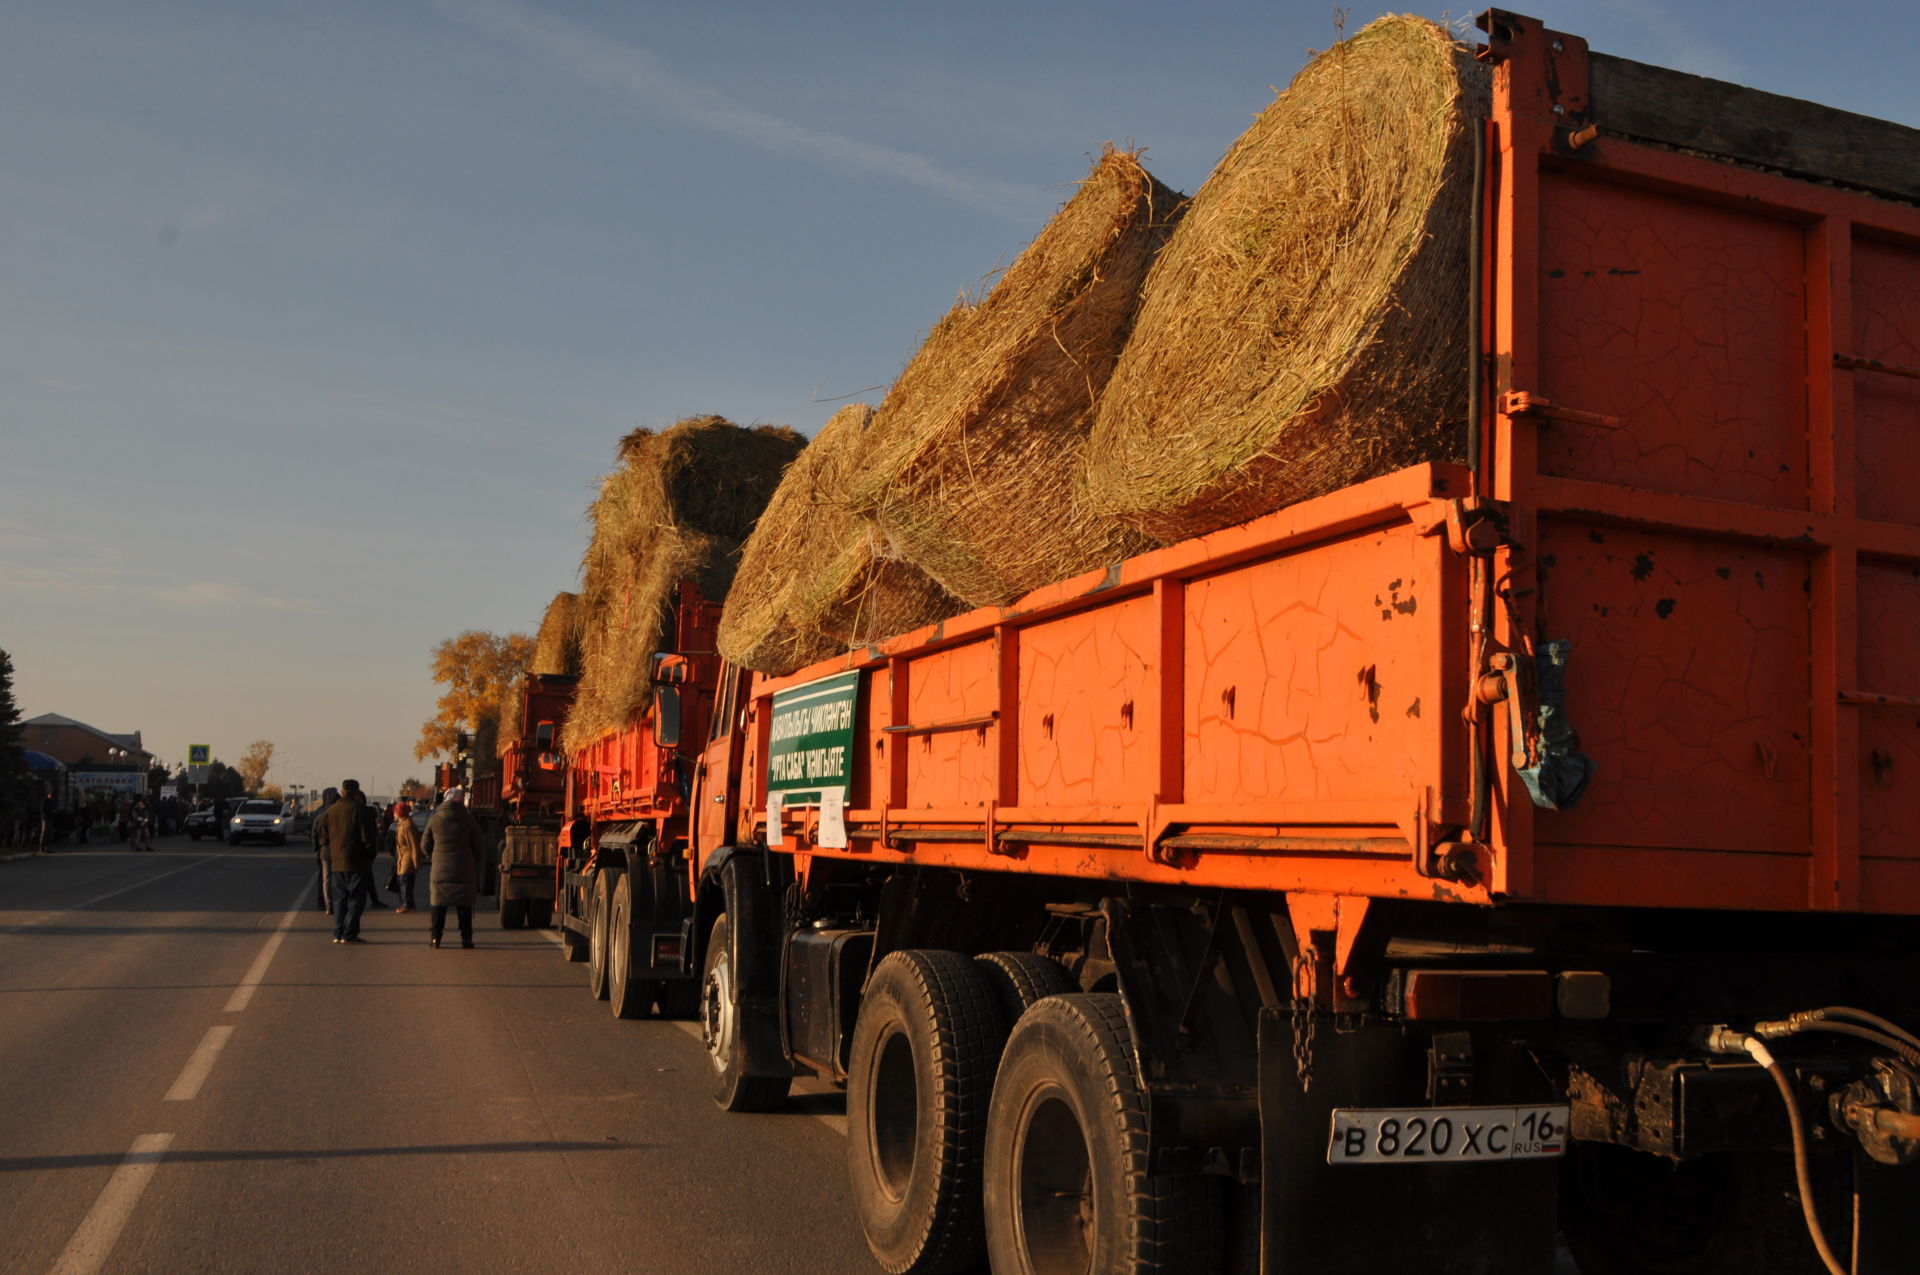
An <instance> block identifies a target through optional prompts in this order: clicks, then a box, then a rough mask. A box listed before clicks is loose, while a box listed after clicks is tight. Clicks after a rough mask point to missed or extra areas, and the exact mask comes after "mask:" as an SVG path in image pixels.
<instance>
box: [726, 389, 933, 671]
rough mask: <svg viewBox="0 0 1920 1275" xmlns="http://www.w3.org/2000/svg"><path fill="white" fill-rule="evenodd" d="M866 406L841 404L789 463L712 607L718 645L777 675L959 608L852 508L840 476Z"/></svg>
mask: <svg viewBox="0 0 1920 1275" xmlns="http://www.w3.org/2000/svg"><path fill="white" fill-rule="evenodd" d="M873 414H874V413H873V409H872V408H871V407H868V406H867V405H865V404H864V403H858V404H854V405H852V406H849V407H843V408H841V409H840V410H839V411H838V412H835V413H834V414H833V416H832V418H831V419H830V420H828V421H827V423H826V424H825V425H823V426H822V427H821V429H820V432H819V434H817V435H815V437H814V440H813V442H812V443H811V444H810V445H809V446H808V447H807V450H806V451H804V452H802V453H801V454H800V458H799V459H798V460H796V461H794V463H793V464H792V465H791V466H789V467H788V469H787V474H786V477H785V478H784V479H783V480H782V481H781V483H780V490H779V491H777V492H775V493H774V497H773V500H772V501H771V502H770V503H769V504H768V505H767V511H766V513H765V514H763V515H762V516H761V518H760V525H759V526H758V527H756V528H755V529H754V532H753V535H752V537H751V538H750V539H749V540H748V541H747V544H746V548H745V549H744V550H743V551H742V552H741V555H740V571H739V574H738V575H737V576H736V577H735V579H734V582H733V590H732V592H730V593H729V594H728V595H727V606H726V610H725V611H724V612H723V613H722V614H721V616H720V635H719V646H720V653H721V654H722V655H724V656H726V657H727V658H728V659H730V660H732V661H734V662H735V663H737V664H741V665H744V666H746V667H747V668H751V669H758V670H759V671H760V672H762V673H774V674H784V673H791V672H792V671H793V670H795V669H797V668H799V667H801V666H802V665H804V664H811V663H813V662H814V661H815V660H824V659H827V658H828V657H830V656H833V655H838V654H840V653H842V652H845V651H849V650H852V649H853V648H854V647H857V646H859V645H861V644H862V643H865V642H870V641H874V640H876V639H878V638H883V637H888V636H891V635H892V634H895V633H904V632H906V631H907V630H908V629H915V628H919V627H920V626H921V625H923V624H931V623H933V622H934V621H935V620H942V619H945V618H947V617H948V616H951V615H958V614H959V613H960V612H961V611H964V610H966V606H965V604H964V603H961V602H958V601H956V600H955V599H954V598H952V597H951V596H949V595H948V594H947V593H946V591H945V590H943V589H941V588H940V586H939V585H937V584H935V583H934V582H933V581H932V580H931V579H930V578H928V576H927V575H926V573H924V572H922V571H920V570H919V569H918V568H916V567H914V566H912V565H910V564H908V563H906V562H902V561H899V560H897V559H896V558H893V557H892V556H890V555H889V554H888V552H887V550H886V548H885V545H884V543H883V541H882V539H881V538H880V537H879V536H878V535H877V534H876V532H875V531H874V529H873V527H872V526H871V525H870V524H869V523H867V522H866V521H865V520H863V519H862V518H860V517H859V515H858V514H856V513H855V512H854V511H853V508H852V505H851V502H850V501H849V499H848V495H847V485H848V483H849V481H851V480H852V478H853V477H854V476H855V475H856V474H857V473H858V472H859V469H860V466H861V464H862V458H863V457H864V455H865V453H866V450H867V432H868V428H869V424H870V422H871V421H872V419H873Z"/></svg>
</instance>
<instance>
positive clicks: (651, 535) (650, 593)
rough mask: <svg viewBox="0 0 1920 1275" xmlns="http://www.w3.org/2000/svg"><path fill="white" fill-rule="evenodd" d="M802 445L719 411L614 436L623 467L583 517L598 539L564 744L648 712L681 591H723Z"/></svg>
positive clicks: (712, 594) (583, 601)
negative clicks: (688, 585) (684, 586)
mask: <svg viewBox="0 0 1920 1275" xmlns="http://www.w3.org/2000/svg"><path fill="white" fill-rule="evenodd" d="M805 446H806V439H805V438H804V437H803V436H802V435H801V434H799V433H798V432H797V431H795V430H792V429H788V428H787V427H785V426H772V425H757V426H754V427H752V428H749V429H743V428H741V427H740V426H738V425H735V424H733V423H732V422H730V421H728V420H726V419H725V418H723V417H719V416H694V417H688V418H687V419H686V420H683V421H681V422H679V423H678V424H676V425H674V426H673V427H672V428H670V429H667V430H664V431H662V432H660V433H658V434H656V433H654V432H653V431H651V430H644V429H639V430H634V431H633V432H632V433H630V434H628V435H627V436H626V437H625V438H623V439H621V440H620V459H621V464H620V466H619V467H618V468H617V469H615V470H614V471H613V472H612V473H610V474H608V475H607V476H606V478H605V479H603V480H602V481H601V484H600V494H599V496H598V497H597V498H596V499H595V500H594V502H593V505H592V507H591V508H590V509H589V511H588V516H589V518H590V519H591V521H592V523H593V536H592V538H591V540H590V541H589V543H588V545H587V553H586V557H585V558H584V559H583V560H582V562H581V586H580V607H581V609H582V611H583V612H584V618H583V621H582V623H581V626H580V628H581V639H580V647H581V650H580V657H581V658H580V664H581V670H580V681H579V684H578V685H577V687H576V688H575V691H574V702H573V708H572V709H571V711H569V713H568V714H567V725H566V729H565V739H564V743H565V746H566V747H567V748H569V749H573V748H577V747H579V746H580V745H582V744H584V743H586V742H588V741H590V740H592V739H594V738H595V737H597V736H599V735H602V734H605V733H606V732H607V731H610V730H615V729H618V728H620V727H622V726H624V725H626V724H627V723H628V722H629V721H632V720H633V719H634V718H635V717H636V716H638V715H640V714H641V713H642V712H644V711H645V710H646V708H647V706H648V704H649V702H650V700H651V696H652V690H653V679H652V673H653V656H654V654H655V653H656V652H657V651H660V650H662V649H665V645H666V643H667V641H668V640H669V639H670V638H671V634H672V620H673V607H674V606H675V605H676V604H677V602H678V598H679V588H678V586H679V585H680V583H681V582H682V581H693V582H695V583H697V584H698V585H699V586H700V589H701V592H702V593H703V594H704V595H705V596H706V597H707V598H709V599H712V600H715V601H718V600H720V599H722V598H724V597H725V596H726V593H727V589H728V587H729V586H730V585H731V584H732V581H733V572H734V568H735V566H736V565H737V563H738V557H739V548H740V544H741V542H742V540H744V539H745V537H746V535H747V533H748V532H749V531H751V530H752V528H753V525H754V523H755V522H756V521H757V520H758V518H759V516H760V511H761V510H762V509H764V508H765V507H766V503H767V501H768V500H769V499H770V498H771V497H772V495H773V492H774V489H775V488H776V487H778V486H779V483H780V475H781V473H782V472H783V471H784V470H785V469H786V467H787V465H788V463H789V462H791V461H792V460H793V458H794V457H795V456H796V455H798V454H799V453H800V451H801V449H802V448H804V447H805Z"/></svg>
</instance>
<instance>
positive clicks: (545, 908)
mask: <svg viewBox="0 0 1920 1275" xmlns="http://www.w3.org/2000/svg"><path fill="white" fill-rule="evenodd" d="M525 902H526V905H527V924H528V925H531V926H532V927H533V928H534V929H536V930H544V929H548V928H551V927H552V925H553V900H552V899H527V900H526V901H525Z"/></svg>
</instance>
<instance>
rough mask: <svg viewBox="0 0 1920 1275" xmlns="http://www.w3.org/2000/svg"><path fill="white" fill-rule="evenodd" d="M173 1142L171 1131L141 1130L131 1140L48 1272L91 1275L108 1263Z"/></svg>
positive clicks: (57, 1274)
mask: <svg viewBox="0 0 1920 1275" xmlns="http://www.w3.org/2000/svg"><path fill="white" fill-rule="evenodd" d="M172 1144H173V1135H172V1134H170V1133H143V1134H141V1135H140V1136H139V1137H137V1138H135V1139H134V1140H133V1149H132V1150H130V1151H128V1152H127V1155H126V1158H125V1159H124V1160H122V1161H120V1167H119V1168H117V1169H115V1170H114V1171H113V1176H112V1177H110V1178H108V1179H107V1185H106V1188H105V1189H104V1190H102V1191H101V1192H100V1198H99V1199H97V1200H95V1201H94V1202H93V1207H92V1208H91V1209H88V1210H87V1215H86V1217H84V1218H82V1219H81V1220H80V1229H79V1230H77V1231H75V1232H74V1233H73V1238H72V1239H70V1240H68V1241H67V1247H66V1251H64V1252H63V1253H61V1254H60V1259H59V1260H58V1261H56V1262H55V1263H54V1264H53V1269H52V1270H51V1271H50V1272H49V1275H94V1272H96V1271H98V1270H100V1269H101V1268H102V1267H104V1266H105V1265H106V1264H107V1258H108V1256H110V1255H111V1254H112V1252H113V1246H114V1244H115V1243H116V1242H117V1241H118V1240H119V1239H120V1231H121V1228H122V1227H124V1226H126V1224H127V1218H128V1216H129V1215H131V1214H132V1212H133V1206H134V1205H136V1204H138V1203H139V1202H140V1194H141V1192H143V1191H145V1190H146V1189H147V1183H148V1181H149V1180H151V1179H152V1177H153V1171H154V1170H155V1169H157V1168H159V1167H160V1158H161V1157H162V1156H164V1155H165V1154H166V1153H167V1148H168V1147H169V1146H171V1145H172Z"/></svg>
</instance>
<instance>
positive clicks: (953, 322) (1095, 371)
mask: <svg viewBox="0 0 1920 1275" xmlns="http://www.w3.org/2000/svg"><path fill="white" fill-rule="evenodd" d="M1182 207H1183V196H1181V195H1180V194H1179V193H1178V192H1177V191H1174V190H1170V189H1169V188H1167V187H1166V186H1163V185H1161V184H1160V183H1159V182H1157V181H1155V180H1154V179H1153V177H1152V176H1151V175H1150V174H1149V173H1148V172H1147V171H1146V169H1144V168H1142V167H1141V165H1140V161H1139V157H1138V156H1137V155H1136V154H1134V153H1131V152H1127V151H1117V150H1114V149H1112V148H1111V147H1109V148H1108V149H1107V152H1106V153H1105V155H1103V156H1102V157H1101V159H1100V160H1099V161H1098V162H1096V163H1095V164H1094V166H1093V170H1092V171H1091V172H1090V173H1089V174H1088V175H1087V179H1086V181H1085V182H1083V183H1082V184H1081V187H1080V190H1079V191H1078V193H1076V194H1075V195H1074V196H1073V198H1072V199H1070V200H1068V201H1067V203H1066V205H1065V206H1064V207H1063V208H1062V209H1061V210H1060V211H1059V212H1058V213H1057V214H1056V215H1055V216H1054V217H1053V219H1052V220H1051V221H1050V222H1048V223H1047V226H1046V228H1045V229H1044V230H1042V231H1041V232H1040V234H1039V235H1038V236H1037V237H1036V238H1035V239H1034V240H1033V242H1032V243H1031V244H1029V245H1027V247H1026V249H1025V250H1024V251H1023V252H1021V254H1020V255H1019V257H1017V258H1016V259H1015V260H1014V262H1013V264H1012V265H1011V266H1010V267H1008V268H1007V270H1006V272H1005V273H1004V274H1002V275H1001V277H1000V279H999V282H998V283H996V284H995V285H994V287H993V288H992V290H991V291H990V292H988V294H987V295H986V297H985V298H984V299H983V300H980V301H978V302H973V301H969V300H965V299H963V300H962V301H960V302H959V303H958V304H956V305H955V306H954V308H953V309H952V310H951V311H950V312H949V313H948V314H947V315H946V317H945V318H944V319H942V320H941V321H940V323H939V324H938V325H937V326H935V327H934V329H933V331H932V332H931V333H929V334H928V336H927V339H926V340H925V341H924V342H923V343H922V344H921V346H920V349H919V351H918V352H917V353H916V354H915V355H914V357H913V359H912V361H911V362H909V363H908V364H907V367H906V370H905V371H904V372H902V373H901V375H900V379H899V380H898V381H896V382H895V383H894V385H893V388H892V389H891V390H890V391H889V392H888V394H887V397H886V399H885V400H884V401H883V402H882V403H881V405H880V410H879V412H878V414H877V415H876V416H875V418H874V421H873V424H872V425H871V427H870V428H869V429H868V431H867V448H868V456H867V458H866V461H865V463H864V464H863V465H862V467H861V469H860V471H859V472H858V474H857V475H856V476H855V478H854V480H853V482H852V484H851V489H850V492H849V495H850V497H851V499H852V501H853V505H854V507H855V509H856V510H857V511H858V512H859V513H861V514H862V515H863V516H865V517H867V518H870V519H871V520H872V521H873V523H874V524H875V525H876V526H877V527H878V528H879V530H880V532H881V534H882V535H883V536H884V537H885V539H886V541H887V542H888V544H889V545H890V546H891V547H892V548H893V550H894V551H896V552H897V553H899V554H900V555H901V556H903V557H905V558H906V559H907V560H908V561H909V562H911V563H913V564H914V565H915V566H917V567H920V568H921V569H922V570H924V571H925V572H926V573H927V574H928V575H930V576H932V577H933V578H934V579H935V580H936V581H938V582H939V583H940V584H941V585H942V586H943V587H944V588H945V589H946V590H947V591H948V592H949V593H951V594H953V595H954V596H955V597H957V598H960V599H961V600H962V601H965V602H967V603H968V604H970V605H973V606H987V605H1001V604H1005V603H1008V602H1011V601H1013V600H1014V599H1015V598H1017V597H1019V596H1020V595H1021V594H1024V593H1027V592H1029V591H1031V590H1033V589H1036V588H1038V587H1040V586H1041V585H1044V584H1050V583H1052V582H1053V581H1055V580H1060V579H1063V578H1065V577H1067V576H1070V575H1075V574H1078V573H1079V572H1082V571H1086V570H1090V569H1092V568H1094V567H1098V566H1103V565H1105V564H1108V563H1112V562H1117V561H1119V560H1120V559H1122V558H1125V557H1127V556H1129V555H1130V554H1134V553H1138V552H1140V551H1141V550H1142V549H1145V548H1148V547H1150V546H1151V543H1152V542H1151V541H1150V540H1149V539H1148V538H1147V537H1146V536H1143V535H1142V534H1141V533H1140V532H1138V531H1136V530H1134V529H1133V528H1132V527H1130V526H1128V525H1127V524H1125V523H1122V522H1120V521H1119V520H1117V519H1115V518H1114V517H1112V516H1111V515H1110V514H1109V513H1107V512H1106V511H1104V510H1102V509H1100V508H1099V507H1098V506H1097V505H1095V504H1093V503H1091V502H1089V501H1088V500H1087V499H1086V498H1085V491H1084V488H1083V486H1082V484H1081V483H1080V482H1079V477H1080V471H1081V468H1082V466H1083V463H1084V457H1085V452H1086V445H1087V435H1088V431H1089V430H1090V429H1091V427H1092V424H1093V414H1094V408H1095V406H1096V405H1097V404H1098V402H1099V399H1100V394H1101V391H1102V390H1103V389H1104V388H1105V387H1106V383H1107V378H1108V376H1109V375H1110V374H1111V373H1112V371H1113V366H1114V362H1115V360H1116V359H1118V358H1119V357H1120V352H1121V349H1122V348H1123V347H1124V345H1125V344H1126V340H1127V334H1128V332H1129V331H1130V330H1131V328H1132V326H1133V320H1134V311H1135V307H1136V305H1137V303H1138V299H1139V295H1140V285H1141V282H1142V281H1143V280H1144V279H1145V278H1146V274H1147V270H1148V267H1149V266H1151V265H1152V264H1153V259H1154V254H1155V253H1157V252H1158V251H1159V250H1160V247H1161V245H1162V244H1163V243H1164V242H1165V241H1166V238H1167V236H1168V235H1169V234H1170V233H1171V232H1172V230H1173V226H1174V223H1175V222H1176V220H1177V219H1178V217H1179V214H1180V211H1181V209H1182Z"/></svg>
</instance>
